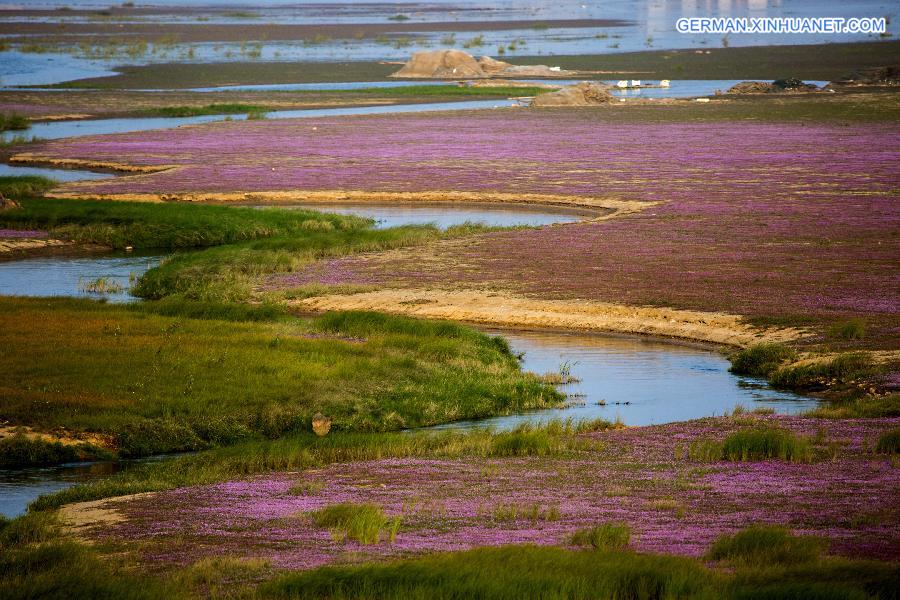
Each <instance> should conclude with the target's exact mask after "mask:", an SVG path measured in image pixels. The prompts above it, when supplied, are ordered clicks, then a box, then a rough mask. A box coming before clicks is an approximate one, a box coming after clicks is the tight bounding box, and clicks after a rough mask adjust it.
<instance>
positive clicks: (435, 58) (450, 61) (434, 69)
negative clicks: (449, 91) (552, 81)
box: [390, 50, 578, 79]
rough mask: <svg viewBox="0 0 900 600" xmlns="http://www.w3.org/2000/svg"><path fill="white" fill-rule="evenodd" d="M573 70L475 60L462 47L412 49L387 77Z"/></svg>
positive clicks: (513, 74)
mask: <svg viewBox="0 0 900 600" xmlns="http://www.w3.org/2000/svg"><path fill="white" fill-rule="evenodd" d="M577 74H578V72H577V71H563V70H562V69H560V68H559V67H548V66H547V65H511V64H510V63H508V62H503V61H502V60H496V59H493V58H491V57H490V56H482V57H481V58H479V59H478V60H475V58H474V57H473V56H472V55H471V54H469V53H468V52H463V51H462V50H430V51H425V52H415V53H414V54H413V55H412V58H410V59H409V60H408V61H406V64H405V65H403V67H402V68H401V69H400V70H399V71H397V72H395V73H391V75H390V77H407V78H411V79H412V78H418V79H481V78H487V77H572V76H575V75H577Z"/></svg>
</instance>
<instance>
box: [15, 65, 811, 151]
mask: <svg viewBox="0 0 900 600" xmlns="http://www.w3.org/2000/svg"><path fill="white" fill-rule="evenodd" d="M529 82H532V81H531V80H529ZM533 82H534V83H546V82H537V81H533ZM389 83H390V84H389V85H385V86H384V87H392V86H394V87H396V86H398V85H399V86H401V87H403V86H404V85H406V83H405V82H389ZM437 83H446V82H437ZM557 83H559V84H560V85H567V84H571V83H577V81H576V80H564V81H559V82H557ZM611 83H614V82H611ZM735 83H738V81H737V80H717V79H713V80H683V81H672V82H671V84H670V86H669V87H668V88H639V89H634V90H627V89H626V90H619V89H612V90H611V92H612V93H613V95H615V96H619V97H623V98H629V97H635V98H691V97H694V96H710V95H712V94H713V93H715V91H716V90H722V91H725V90H727V89H728V88H729V87H731V86H732V85H734V84H735ZM811 83H815V84H817V85H824V84H825V83H826V82H824V81H816V82H811ZM413 84H414V85H421V83H420V82H413ZM435 84H436V83H435V82H426V85H435ZM307 85H311V86H318V88H319V89H323V90H324V89H341V88H332V87H331V86H349V85H353V86H358V87H373V85H374V84H373V82H355V83H353V84H324V83H323V84H318V83H317V84H278V85H271V86H236V87H234V88H230V87H225V88H198V90H194V91H201V90H202V91H206V90H214V89H245V88H260V89H262V88H265V89H271V90H290V89H299V87H298V86H307ZM515 104H516V102H515V101H513V100H505V99H497V100H468V101H461V102H425V103H418V104H390V105H379V106H349V107H341V108H321V109H302V110H276V111H272V112H269V113H266V118H267V119H298V118H316V117H333V116H346V115H376V114H394V113H410V112H430V111H441V110H485V109H491V108H503V107H509V106H513V105H515ZM246 118H247V115H245V114H237V115H202V116H197V117H143V118H140V117H135V118H124V119H83V120H73V121H48V122H44V123H34V124H33V125H32V126H31V127H30V128H29V129H28V130H26V131H5V132H2V134H0V139H2V140H3V141H10V140H12V139H15V138H17V137H23V136H24V137H26V138H29V139H30V138H32V137H36V138H38V139H44V140H55V139H61V138H70V137H81V136H86V135H103V134H111V133H128V132H135V131H151V130H155V129H170V128H173V127H181V126H183V125H197V124H200V123H211V122H214V121H224V120H226V119H231V120H234V121H241V120H245V119H246Z"/></svg>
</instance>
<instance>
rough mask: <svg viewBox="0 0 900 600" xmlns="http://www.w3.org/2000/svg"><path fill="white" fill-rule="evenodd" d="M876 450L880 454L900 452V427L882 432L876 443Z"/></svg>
mask: <svg viewBox="0 0 900 600" xmlns="http://www.w3.org/2000/svg"><path fill="white" fill-rule="evenodd" d="M875 452H877V453H879V454H900V427H895V428H894V429H891V430H890V431H887V432H885V433H882V434H881V435H880V436H879V437H878V442H876V444H875Z"/></svg>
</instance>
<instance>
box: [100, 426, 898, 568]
mask: <svg viewBox="0 0 900 600" xmlns="http://www.w3.org/2000/svg"><path fill="white" fill-rule="evenodd" d="M748 419H754V420H756V421H767V422H769V423H778V424H780V425H782V426H784V427H787V428H789V429H791V430H793V431H794V432H796V433H798V434H802V435H810V436H815V435H818V436H819V437H820V439H824V442H823V443H822V444H820V445H819V446H818V447H819V448H820V450H822V449H823V448H831V449H832V451H831V452H825V453H824V454H826V456H823V457H820V458H819V459H817V461H816V462H814V463H813V464H792V463H787V462H783V461H780V460H768V461H761V462H744V463H729V462H715V463H701V462H693V461H691V460H689V459H688V458H687V453H686V452H685V450H686V448H687V447H688V445H689V444H690V442H691V441H693V440H697V439H721V438H722V437H724V436H725V435H726V434H727V433H728V432H730V431H733V430H735V429H738V428H740V427H744V426H747V425H748V423H747V420H748ZM898 424H900V419H870V420H843V421H833V420H818V419H810V418H799V417H784V416H780V417H774V416H771V417H746V416H744V417H740V418H728V417H722V418H710V419H703V420H699V421H692V422H686V423H676V424H670V425H663V426H655V427H644V428H628V429H620V430H609V431H603V432H598V433H592V434H587V437H589V438H591V439H593V440H594V441H595V442H596V443H595V444H592V445H591V446H590V448H588V449H586V450H584V451H582V452H579V453H578V454H577V455H574V456H570V457H558V458H548V457H536V458H499V459H458V460H442V459H421V458H417V459H384V460H376V461H367V462H358V463H349V464H336V465H332V466H330V467H326V468H323V469H320V470H313V471H306V472H304V473H278V474H273V475H268V476H263V477H258V478H254V479H250V480H243V481H232V482H228V483H222V484H216V485H208V486H199V487H190V488H181V489H177V490H173V491H169V492H162V493H160V494H156V495H153V496H151V497H143V498H136V499H133V500H130V501H119V502H116V503H115V504H114V505H115V506H117V507H118V508H119V510H120V511H122V513H123V514H124V515H125V519H124V520H123V521H122V522H119V523H116V524H112V525H109V524H107V525H105V526H104V527H103V528H101V529H97V530H95V531H94V532H93V533H91V534H90V535H91V536H93V537H95V538H97V539H102V540H105V541H110V542H114V543H120V544H123V545H124V547H125V549H129V550H133V551H134V552H135V553H136V555H137V556H138V558H139V560H140V561H141V562H142V563H144V564H146V565H152V566H155V567H157V568H166V567H167V566H174V565H178V564H187V563H190V562H192V561H194V560H197V559H198V558H200V557H202V556H206V555H226V554H227V555H234V556H239V557H264V558H267V559H270V560H271V561H272V563H273V564H274V565H275V566H277V567H282V568H290V569H308V568H314V567H317V566H321V565H324V564H331V563H339V562H344V561H347V560H361V559H376V560H377V559H379V558H384V557H397V556H404V555H410V554H417V553H426V552H436V551H447V550H462V549H468V548H472V547H477V546H485V545H502V544H515V543H536V544H544V545H547V544H549V545H568V539H569V538H570V536H571V535H572V533H574V532H575V531H576V530H578V529H580V528H583V527H589V526H592V525H595V524H598V523H603V522H607V521H624V522H627V523H629V524H630V525H631V527H632V529H633V532H634V535H633V539H632V546H633V548H634V549H636V550H638V551H652V552H666V553H674V554H681V555H688V556H700V555H702V554H703V553H704V552H705V551H706V550H707V549H708V548H709V546H710V545H711V544H712V542H713V540H715V538H716V537H717V536H719V535H721V534H723V533H732V532H734V531H737V530H739V529H741V528H743V527H746V526H747V525H748V524H750V523H771V524H784V525H787V526H789V527H790V528H792V529H793V530H794V531H795V532H797V533H803V534H812V535H818V536H823V537H826V538H828V540H829V541H830V548H831V549H830V552H831V553H834V554H840V555H847V556H854V557H872V558H881V559H889V560H896V559H898V558H900V508H898V504H897V490H898V489H900V471H898V469H897V468H896V466H895V465H894V464H892V462H891V459H890V458H889V457H886V456H879V455H875V454H873V453H872V448H873V446H874V442H875V440H876V439H877V437H878V435H879V434H880V433H882V432H884V431H885V430H887V429H890V428H892V427H896V426H897V425H898ZM823 436H824V437H823ZM301 482H303V483H307V484H312V485H309V486H308V487H309V488H310V489H311V491H309V492H308V494H306V495H294V494H292V493H290V492H289V490H290V489H291V487H292V486H294V485H296V484H298V483H301ZM316 484H318V485H316ZM344 502H353V503H372V504H377V505H379V506H381V507H382V508H383V509H384V511H385V512H386V513H387V514H388V515H390V516H402V525H401V528H400V531H399V533H398V535H397V537H396V539H395V541H394V542H393V543H391V542H389V541H388V540H386V539H383V540H382V541H381V542H380V543H378V544H375V545H360V544H358V543H356V542H353V541H349V540H336V539H335V538H334V537H332V534H331V532H329V531H328V530H326V529H323V528H318V527H317V526H316V525H315V524H314V523H313V520H312V518H311V517H310V516H309V512H310V511H314V510H317V509H320V508H322V507H325V506H329V505H333V504H337V503H344ZM509 506H517V507H520V508H521V509H522V510H523V512H525V513H526V514H521V513H520V514H519V515H518V516H517V517H514V518H513V517H510V516H509V515H508V513H507V515H506V516H503V509H504V507H509ZM531 507H536V509H535V510H536V513H535V514H537V515H539V516H537V518H535V516H534V515H529V514H527V513H528V509H530V508H531ZM554 511H558V516H557V515H555V514H554ZM547 515H553V517H548V516H547ZM146 542H152V545H149V544H147V543H146Z"/></svg>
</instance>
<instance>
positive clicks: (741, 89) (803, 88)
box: [726, 79, 819, 94]
mask: <svg viewBox="0 0 900 600" xmlns="http://www.w3.org/2000/svg"><path fill="white" fill-rule="evenodd" d="M818 90H819V88H818V87H816V86H815V85H813V84H811V83H804V82H803V81H801V80H799V79H776V80H775V81H773V82H772V83H766V82H764V81H742V82H740V83H738V84H736V85H733V86H731V87H730V88H729V89H728V91H727V92H726V93H728V94H783V93H789V92H816V91H818Z"/></svg>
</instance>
